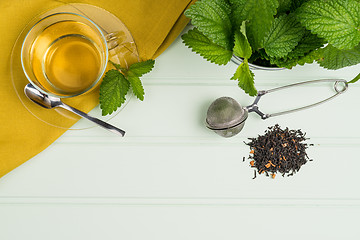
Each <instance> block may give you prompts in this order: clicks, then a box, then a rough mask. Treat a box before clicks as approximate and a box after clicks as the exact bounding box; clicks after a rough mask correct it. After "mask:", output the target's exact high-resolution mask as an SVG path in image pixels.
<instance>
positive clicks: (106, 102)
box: [100, 69, 130, 116]
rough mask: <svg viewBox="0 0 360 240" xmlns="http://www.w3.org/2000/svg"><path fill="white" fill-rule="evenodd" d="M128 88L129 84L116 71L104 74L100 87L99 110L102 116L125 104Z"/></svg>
mask: <svg viewBox="0 0 360 240" xmlns="http://www.w3.org/2000/svg"><path fill="white" fill-rule="evenodd" d="M129 88H130V84H129V82H128V81H127V80H126V78H125V76H124V75H123V74H122V73H120V72H119V71H118V70H115V69H112V70H109V71H108V72H106V74H105V77H104V78H103V81H102V83H101V85H100V108H101V110H102V115H103V116H105V115H107V114H111V113H112V112H114V111H116V109H117V108H118V107H120V106H121V105H122V104H123V103H124V102H125V100H126V98H125V97H126V94H127V92H128V91H129Z"/></svg>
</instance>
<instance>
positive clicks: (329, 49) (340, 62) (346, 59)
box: [318, 44, 360, 69]
mask: <svg viewBox="0 0 360 240" xmlns="http://www.w3.org/2000/svg"><path fill="white" fill-rule="evenodd" d="M318 62H319V64H320V66H322V67H324V68H327V69H340V68H343V67H348V66H352V65H356V64H359V63H360V44H359V45H357V46H356V47H355V48H354V49H352V50H339V49H337V48H335V47H333V46H331V45H327V46H326V47H325V48H324V58H323V59H322V60H320V61H318Z"/></svg>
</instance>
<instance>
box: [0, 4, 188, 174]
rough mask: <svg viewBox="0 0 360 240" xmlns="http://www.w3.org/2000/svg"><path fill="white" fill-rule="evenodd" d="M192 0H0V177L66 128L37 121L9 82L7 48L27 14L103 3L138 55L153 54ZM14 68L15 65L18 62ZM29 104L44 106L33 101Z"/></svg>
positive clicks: (89, 102)
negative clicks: (119, 22) (127, 32)
mask: <svg viewBox="0 0 360 240" xmlns="http://www.w3.org/2000/svg"><path fill="white" fill-rule="evenodd" d="M194 1H195V0H171V1H164V0H78V1H76V0H75V1H74V0H73V1H68V0H61V1H59V0H31V1H29V0H12V1H0V9H1V14H0V35H1V37H0V56H1V58H0V99H1V101H0V177H1V176H3V175H5V174H6V173H8V172H9V171H11V170H13V169H14V168H16V167H18V166H19V165H21V164H22V163H24V162H25V161H27V160H29V159H30V158H32V157H33V156H35V155H36V154H38V153H39V152H41V151H42V150H44V149H45V148H47V147H48V146H49V145H50V144H51V143H52V142H54V141H55V140H56V139H57V138H58V137H59V136H61V135H62V134H63V133H64V132H65V131H66V129H61V128H56V127H53V126H50V125H48V124H46V123H44V122H42V121H40V120H39V119H38V118H36V117H35V116H34V115H32V114H31V113H30V112H29V111H28V110H26V109H25V107H24V106H23V104H22V103H21V102H20V100H19V98H18V97H17V95H16V93H15V91H14V87H13V85H12V81H11V73H10V56H11V50H12V47H13V45H14V43H15V41H16V39H17V36H18V35H19V34H20V32H21V30H22V29H23V28H24V27H25V26H26V24H27V23H28V22H29V21H30V20H31V19H33V18H34V17H35V16H37V15H39V14H41V13H43V12H45V11H47V10H49V9H51V8H55V7H57V6H60V5H63V4H66V3H74V2H77V3H86V4H91V5H95V6H98V7H101V8H104V9H105V10H107V11H109V12H111V13H113V14H114V15H116V16H117V17H118V18H119V19H120V20H122V21H123V22H124V24H125V25H126V26H127V28H128V29H129V30H130V32H131V33H132V36H133V37H134V39H135V42H136V44H137V47H138V52H139V55H140V58H141V59H143V60H145V59H150V58H152V59H154V58H156V57H157V56H158V55H159V54H161V53H162V52H163V51H164V50H165V49H166V48H167V47H168V46H169V45H170V44H171V43H172V41H173V40H174V39H175V38H176V37H177V36H178V35H179V33H180V32H181V31H182V29H183V28H184V27H185V25H186V24H187V22H188V19H186V18H185V17H184V15H183V12H184V10H185V9H186V8H188V7H189V6H190V4H191V3H192V2H194ZM16 71H21V68H20V69H16ZM85 100H86V101H85ZM77 101H80V102H81V104H82V110H85V111H89V110H91V109H92V108H94V107H95V106H96V105H97V103H98V102H97V94H96V93H93V94H89V95H88V96H86V95H85V96H81V97H80V98H78V100H77ZM31 110H32V111H46V110H44V109H39V108H38V107H37V106H35V105H34V109H31ZM49 114H51V112H50V111H49ZM50 117H51V116H50ZM75 122H76V120H70V121H69V122H68V123H67V124H68V126H71V125H72V124H74V123H75Z"/></svg>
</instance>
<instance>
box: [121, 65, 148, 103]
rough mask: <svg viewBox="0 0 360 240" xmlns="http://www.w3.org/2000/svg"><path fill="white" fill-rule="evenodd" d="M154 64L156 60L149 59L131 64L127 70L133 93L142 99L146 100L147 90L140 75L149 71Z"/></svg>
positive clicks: (126, 74) (127, 77) (126, 73)
mask: <svg viewBox="0 0 360 240" xmlns="http://www.w3.org/2000/svg"><path fill="white" fill-rule="evenodd" d="M154 65H155V60H152V59H149V60H146V61H143V62H137V63H134V64H132V65H130V67H129V68H128V69H127V71H126V72H125V76H126V79H127V80H128V81H129V82H130V85H131V89H132V91H133V93H134V94H135V96H136V97H137V98H138V99H139V100H141V101H143V100H144V95H145V91H144V87H143V85H142V82H141V80H140V77H141V76H143V75H144V74H146V73H149V72H150V71H151V70H152V69H153V68H154Z"/></svg>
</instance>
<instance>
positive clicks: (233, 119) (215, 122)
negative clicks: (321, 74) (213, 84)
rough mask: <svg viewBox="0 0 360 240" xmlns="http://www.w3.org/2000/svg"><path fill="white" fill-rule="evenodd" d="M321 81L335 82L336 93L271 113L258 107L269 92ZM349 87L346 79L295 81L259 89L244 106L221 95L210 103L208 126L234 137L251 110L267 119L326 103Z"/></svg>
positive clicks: (224, 134) (219, 132)
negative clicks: (313, 101) (254, 96)
mask: <svg viewBox="0 0 360 240" xmlns="http://www.w3.org/2000/svg"><path fill="white" fill-rule="evenodd" d="M320 82H334V90H335V92H336V93H335V94H334V95H332V96H331V97H329V98H326V99H324V100H322V101H319V102H316V103H313V104H310V105H306V106H303V107H299V108H294V109H291V110H286V111H282V112H277V113H271V114H267V113H263V112H261V111H260V109H259V107H258V103H259V101H260V99H261V98H262V97H263V96H264V95H266V94H268V93H272V92H276V91H279V90H283V89H287V88H291V87H297V86H300V85H305V84H311V83H320ZM340 83H343V86H342V87H340V86H339V85H340ZM347 89H348V82H347V81H346V80H344V79H320V80H312V81H306V82H299V83H294V84H290V85H286V86H282V87H277V88H273V89H269V90H262V91H258V94H257V96H256V98H255V101H254V102H253V103H252V104H251V105H249V106H246V107H242V106H241V105H240V104H239V103H238V102H237V101H236V100H235V99H233V98H231V97H220V98H218V99H216V100H215V101H214V102H213V103H212V104H211V105H210V107H209V109H208V111H207V117H206V126H207V127H208V128H209V129H211V130H213V131H214V132H216V133H217V134H218V135H220V136H222V137H232V136H235V135H236V134H238V133H239V132H240V131H241V130H242V129H243V127H244V125H245V121H246V119H247V117H248V113H250V112H255V113H257V114H258V115H259V116H260V117H261V118H262V119H264V120H265V119H267V118H270V117H275V116H280V115H284V114H288V113H293V112H297V111H301V110H304V109H308V108H311V107H315V106H318V105H320V104H322V103H325V102H327V101H329V100H331V99H333V98H335V97H337V96H339V95H340V94H342V93H344V92H345V91H346V90H347Z"/></svg>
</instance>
